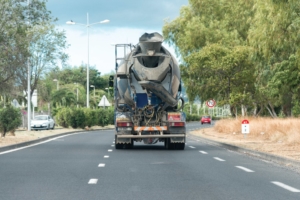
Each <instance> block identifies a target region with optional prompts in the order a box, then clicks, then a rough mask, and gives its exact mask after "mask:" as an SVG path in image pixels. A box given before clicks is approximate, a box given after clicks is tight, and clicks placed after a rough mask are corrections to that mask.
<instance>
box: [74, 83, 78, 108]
mask: <svg viewBox="0 0 300 200" xmlns="http://www.w3.org/2000/svg"><path fill="white" fill-rule="evenodd" d="M74 84H75V85H76V104H77V108H78V83H74Z"/></svg>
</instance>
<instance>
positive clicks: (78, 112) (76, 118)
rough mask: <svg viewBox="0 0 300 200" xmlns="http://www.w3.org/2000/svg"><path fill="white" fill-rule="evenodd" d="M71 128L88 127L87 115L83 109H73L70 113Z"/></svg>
mask: <svg viewBox="0 0 300 200" xmlns="http://www.w3.org/2000/svg"><path fill="white" fill-rule="evenodd" d="M70 114H71V115H70V124H69V125H70V126H71V127H72V128H78V127H79V128H82V129H84V128H85V127H86V121H85V114H84V111H83V109H82V108H75V109H72V111H71V112H70Z"/></svg>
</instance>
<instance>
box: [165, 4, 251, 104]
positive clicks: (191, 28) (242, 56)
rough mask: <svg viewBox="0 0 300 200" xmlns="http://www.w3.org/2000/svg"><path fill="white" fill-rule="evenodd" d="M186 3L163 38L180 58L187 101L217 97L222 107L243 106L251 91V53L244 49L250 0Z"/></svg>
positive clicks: (249, 50)
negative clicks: (225, 104) (229, 105)
mask: <svg viewBox="0 0 300 200" xmlns="http://www.w3.org/2000/svg"><path fill="white" fill-rule="evenodd" d="M189 2H190V5H189V6H186V7H183V8H182V9H181V12H180V17H178V18H177V19H175V20H174V21H172V22H166V23H165V25H164V27H163V34H164V36H165V38H166V40H167V42H169V44H171V45H174V46H175V48H176V51H177V53H180V55H181V58H182V60H183V64H182V65H181V71H182V78H183V80H184V84H185V86H186V89H187V90H186V91H187V94H188V96H189V99H190V101H193V100H194V99H195V97H196V96H199V97H200V98H201V100H208V99H210V98H216V99H218V101H219V103H220V102H221V104H222V103H228V104H231V105H237V104H240V105H242V104H245V103H246V102H245V100H246V99H247V100H248V99H249V97H251V95H250V94H249V92H253V88H254V87H253V82H252V81H251V78H253V73H254V72H253V63H251V60H250V57H249V54H250V53H251V51H252V49H251V48H250V47H249V46H247V37H248V31H249V28H250V24H251V17H252V16H253V11H252V6H253V1H251V0H250V1H246V2H245V1H243V0H238V1H236V0H222V1H220V0H201V1H200V0H190V1H189ZM245 95H246V96H247V98H246V96H245ZM247 103H249V102H247Z"/></svg>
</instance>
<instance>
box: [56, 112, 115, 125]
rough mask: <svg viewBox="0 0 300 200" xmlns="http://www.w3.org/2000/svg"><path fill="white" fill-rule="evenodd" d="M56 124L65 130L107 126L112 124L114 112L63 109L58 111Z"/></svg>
mask: <svg viewBox="0 0 300 200" xmlns="http://www.w3.org/2000/svg"><path fill="white" fill-rule="evenodd" d="M55 118H56V122H57V123H58V124H59V125H60V126H63V127H65V128H67V127H70V126H71V127H72V128H82V129H83V128H85V127H91V126H107V125H109V124H113V123H114V110H113V108H110V109H102V108H100V109H95V110H92V109H89V108H74V107H71V108H69V107H65V108H61V109H59V110H58V112H57V114H56V117H55Z"/></svg>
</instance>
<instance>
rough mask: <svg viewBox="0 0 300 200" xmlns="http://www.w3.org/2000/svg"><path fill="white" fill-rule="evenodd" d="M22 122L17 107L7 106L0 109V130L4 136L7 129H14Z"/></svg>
mask: <svg viewBox="0 0 300 200" xmlns="http://www.w3.org/2000/svg"><path fill="white" fill-rule="evenodd" d="M21 124H22V115H21V111H20V110H19V109H15V108H13V107H12V106H7V107H6V108H3V109H2V110H0V131H1V133H2V137H5V135H6V133H7V132H9V131H14V130H15V129H16V128H18V127H19V126H20V125H21Z"/></svg>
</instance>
